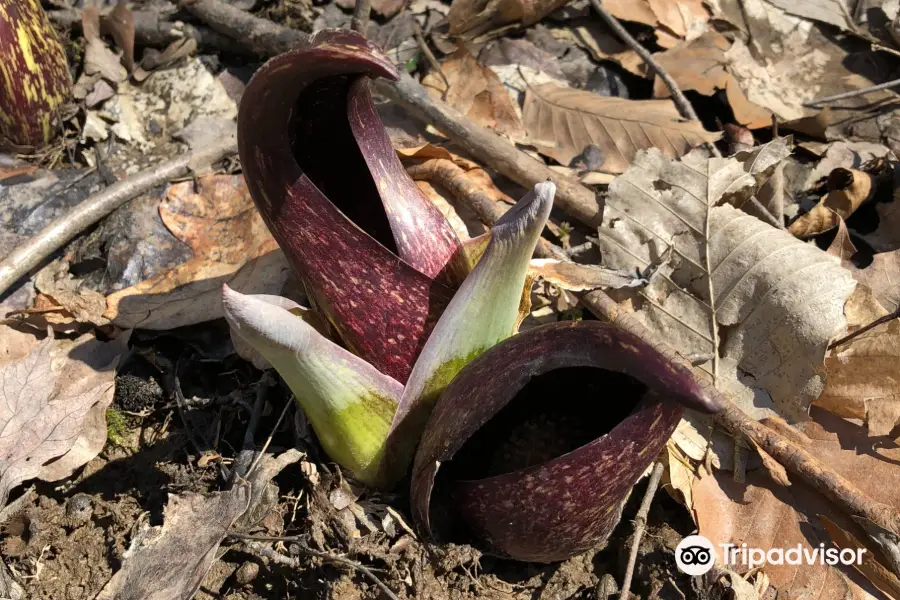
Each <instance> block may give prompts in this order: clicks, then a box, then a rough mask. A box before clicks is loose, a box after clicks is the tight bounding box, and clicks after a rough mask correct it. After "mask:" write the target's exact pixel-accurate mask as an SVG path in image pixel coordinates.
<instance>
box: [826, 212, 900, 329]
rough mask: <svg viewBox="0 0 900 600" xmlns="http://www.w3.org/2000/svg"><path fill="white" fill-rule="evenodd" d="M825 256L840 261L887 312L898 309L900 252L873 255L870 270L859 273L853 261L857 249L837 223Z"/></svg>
mask: <svg viewBox="0 0 900 600" xmlns="http://www.w3.org/2000/svg"><path fill="white" fill-rule="evenodd" d="M828 253H829V254H832V255H833V256H837V257H838V258H840V259H841V264H842V265H844V266H845V267H846V268H847V269H849V270H850V272H851V273H852V274H853V278H854V279H856V280H857V281H858V282H860V283H861V284H863V285H865V286H867V287H868V288H869V289H870V290H872V293H873V294H874V295H875V298H876V299H877V300H878V303H879V304H881V306H882V307H884V309H885V311H886V312H893V311H895V310H897V309H898V308H900V250H894V251H892V252H882V253H880V254H876V255H875V256H873V257H872V262H871V264H869V266H867V267H866V268H864V269H860V268H859V267H857V266H856V264H855V263H854V262H853V260H852V258H853V255H854V254H856V246H854V245H853V242H852V241H851V240H850V233H849V232H848V231H847V225H846V224H845V223H844V221H843V219H840V220H839V222H838V233H837V235H836V236H835V237H834V240H832V242H831V245H830V246H829V247H828Z"/></svg>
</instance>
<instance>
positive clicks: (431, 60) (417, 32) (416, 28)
mask: <svg viewBox="0 0 900 600" xmlns="http://www.w3.org/2000/svg"><path fill="white" fill-rule="evenodd" d="M412 27H413V37H415V38H416V44H418V45H419V50H420V51H421V52H422V54H423V55H424V56H425V60H426V61H427V62H428V65H429V66H430V67H431V68H432V69H434V70H435V71H437V74H438V75H440V76H441V79H443V80H444V85H445V86H446V87H445V89H444V94H443V95H442V96H441V99H446V98H447V94H448V93H450V80H449V79H447V75H446V74H445V73H444V69H443V68H442V67H441V63H439V62H438V59H437V58H435V56H434V52H432V51H431V48H429V47H428V42H426V41H425V35H424V34H423V33H422V27H421V26H420V25H419V22H418V21H416V20H415V19H413V22H412Z"/></svg>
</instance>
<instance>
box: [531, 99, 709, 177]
mask: <svg viewBox="0 0 900 600" xmlns="http://www.w3.org/2000/svg"><path fill="white" fill-rule="evenodd" d="M522 120H523V122H524V124H525V129H526V131H527V132H528V136H529V138H530V139H529V142H530V143H531V144H533V145H534V146H536V147H537V148H538V151H539V152H541V153H542V154H545V155H547V156H549V157H551V158H554V159H556V160H557V161H559V163H560V164H562V165H564V166H571V163H572V160H573V159H574V158H575V157H577V156H578V155H580V154H582V153H583V152H584V151H585V148H587V147H588V146H590V145H594V146H596V147H598V148H599V149H600V151H601V152H602V153H603V155H604V157H605V159H606V160H605V161H604V163H603V166H602V167H601V170H603V171H606V172H608V173H621V172H622V171H624V170H625V169H627V168H628V165H630V164H631V161H632V160H634V156H635V154H636V153H637V152H638V151H639V150H644V149H647V148H658V149H659V150H661V151H662V153H663V154H665V155H666V156H671V157H676V156H682V155H683V154H685V153H687V152H688V151H689V150H690V149H691V148H693V147H694V146H699V145H701V144H703V143H704V142H709V141H714V140H717V139H719V137H720V135H721V134H718V133H710V132H708V131H706V130H704V129H703V125H702V124H701V123H700V122H699V121H685V120H684V119H681V118H680V117H679V115H678V109H676V108H675V105H674V104H673V103H672V102H671V101H670V100H627V99H624V98H611V97H607V96H598V95H597V94H592V93H590V92H586V91H583V90H576V89H571V88H563V87H560V86H557V85H554V84H552V83H546V84H543V85H539V86H534V87H530V88H529V89H528V91H527V92H526V94H525V107H524V109H523V115H522Z"/></svg>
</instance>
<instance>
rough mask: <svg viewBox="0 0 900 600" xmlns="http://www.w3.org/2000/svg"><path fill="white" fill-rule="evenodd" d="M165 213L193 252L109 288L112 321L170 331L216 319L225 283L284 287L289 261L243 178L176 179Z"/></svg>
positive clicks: (257, 288)
mask: <svg viewBox="0 0 900 600" xmlns="http://www.w3.org/2000/svg"><path fill="white" fill-rule="evenodd" d="M159 214H160V217H161V218H162V221H163V223H164V224H165V226H166V227H167V228H168V229H169V231H171V232H172V235H174V236H175V237H177V238H178V239H179V240H181V241H182V242H184V243H185V244H187V246H188V247H189V248H190V249H191V250H192V251H193V256H192V257H191V258H190V259H189V260H187V261H186V262H184V263H182V264H180V265H178V266H176V267H174V268H173V269H171V270H169V271H168V272H166V273H163V274H161V275H158V276H156V277H152V278H150V279H147V280H144V281H142V282H140V283H138V284H137V285H133V286H131V287H129V288H126V289H124V290H121V291H118V292H115V293H114V294H111V295H110V296H109V297H108V298H107V309H106V313H105V314H104V316H105V317H107V318H109V319H110V320H112V321H113V323H114V324H116V325H118V326H119V327H123V328H129V327H140V328H142V329H155V330H165V329H173V328H175V327H182V326H185V325H193V324H196V323H203V322H205V321H210V320H213V319H218V318H220V317H221V316H222V308H221V303H220V301H219V296H220V293H221V289H222V284H223V283H228V285H230V286H231V287H232V288H234V289H236V290H239V291H242V292H245V293H251V294H277V293H279V292H280V291H281V287H282V285H283V284H284V282H285V280H286V279H287V276H288V272H289V267H288V264H287V261H286V259H285V258H284V254H283V253H282V252H281V250H279V248H278V244H277V243H276V242H275V239H274V238H273V237H272V235H271V234H270V233H269V232H268V230H267V229H266V225H265V223H264V222H263V220H262V218H261V217H260V216H259V213H258V212H257V211H256V209H255V207H254V206H253V200H252V199H251V197H250V193H249V191H248V190H247V185H246V184H245V183H244V179H243V177H241V176H239V175H209V176H205V177H201V178H199V179H198V180H196V181H185V182H181V183H177V184H175V185H173V186H171V187H170V188H169V190H168V192H167V193H166V197H165V199H164V200H163V201H162V203H161V204H160V207H159Z"/></svg>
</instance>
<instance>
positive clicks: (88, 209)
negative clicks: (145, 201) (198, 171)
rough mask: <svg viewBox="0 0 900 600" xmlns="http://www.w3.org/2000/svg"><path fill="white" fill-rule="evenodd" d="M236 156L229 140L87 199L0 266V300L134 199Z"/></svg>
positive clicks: (160, 165)
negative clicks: (195, 168)
mask: <svg viewBox="0 0 900 600" xmlns="http://www.w3.org/2000/svg"><path fill="white" fill-rule="evenodd" d="M236 152H237V145H236V143H235V141H234V140H233V139H230V140H228V141H226V142H224V143H222V144H220V145H217V146H215V147H212V148H210V149H208V150H205V151H203V152H201V153H191V152H189V153H187V154H182V155H181V156H179V157H177V158H173V159H171V160H167V161H165V162H162V163H160V164H158V165H155V166H153V167H150V168H149V169H145V170H144V171H140V172H139V173H136V174H134V175H132V176H130V177H128V178H127V179H124V180H122V181H120V182H118V183H115V184H113V185H111V186H109V187H108V188H106V189H105V190H103V191H102V192H99V193H97V194H94V195H93V196H90V197H89V198H87V199H86V200H84V201H83V202H81V204H79V205H78V206H76V207H75V208H73V209H72V210H70V211H69V212H68V213H66V214H65V215H63V216H62V217H60V218H59V219H57V220H55V221H54V222H53V223H51V224H50V225H48V226H47V227H46V228H45V229H44V230H43V231H41V232H40V233H39V234H37V235H35V236H34V237H32V238H30V239H29V240H28V241H26V242H25V243H24V244H21V245H20V246H18V247H17V248H16V249H15V250H13V251H12V252H11V253H10V254H9V255H8V256H7V257H6V258H5V259H3V262H0V296H2V295H3V294H5V293H6V292H7V291H8V290H9V288H10V287H11V286H12V285H13V284H14V283H16V282H17V281H19V279H21V278H22V277H24V276H25V275H27V274H28V273H29V271H31V270H32V269H34V268H35V267H37V266H38V265H40V264H41V263H42V262H44V261H45V260H46V259H47V258H49V257H50V255H51V254H53V253H54V252H56V251H57V250H59V249H60V248H62V247H63V246H65V245H66V244H67V243H68V242H70V241H71V240H72V239H74V238H75V237H76V236H77V235H78V234H80V233H81V232H82V231H84V230H85V229H87V228H88V227H90V226H91V225H93V224H94V223H96V222H98V221H99V220H100V219H102V218H103V217H105V216H107V215H108V214H110V213H111V212H113V211H114V210H116V209H117V208H119V207H120V206H122V205H123V204H125V203H126V202H128V201H129V200H131V199H132V198H134V197H135V196H138V195H139V194H142V193H144V192H146V191H147V190H150V189H153V188H154V187H156V186H158V185H161V184H163V183H166V182H167V181H169V180H170V179H175V178H178V177H183V176H185V175H187V174H189V173H190V172H191V166H192V165H194V164H197V163H198V162H206V163H213V162H217V161H219V160H221V159H222V158H225V157H227V156H230V155H232V154H235V153H236Z"/></svg>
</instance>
